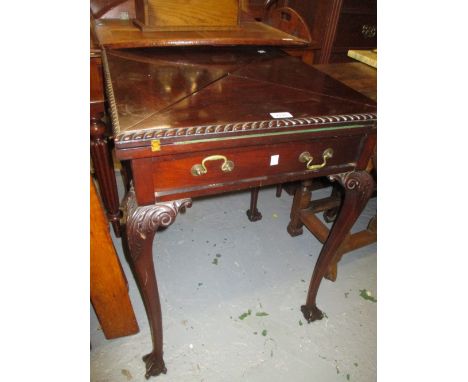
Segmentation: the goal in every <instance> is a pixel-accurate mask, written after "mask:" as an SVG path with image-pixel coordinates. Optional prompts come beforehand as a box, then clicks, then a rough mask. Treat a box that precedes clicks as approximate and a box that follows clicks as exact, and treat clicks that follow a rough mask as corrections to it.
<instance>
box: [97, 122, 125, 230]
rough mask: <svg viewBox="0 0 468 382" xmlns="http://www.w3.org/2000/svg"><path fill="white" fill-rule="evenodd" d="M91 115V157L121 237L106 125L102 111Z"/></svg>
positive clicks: (107, 205) (111, 221) (103, 195)
mask: <svg viewBox="0 0 468 382" xmlns="http://www.w3.org/2000/svg"><path fill="white" fill-rule="evenodd" d="M96 114H98V115H91V159H92V160H93V165H94V170H95V172H96V178H97V181H98V184H99V193H100V195H101V198H102V203H103V204H104V207H105V209H106V213H107V218H108V220H109V222H110V223H111V224H112V228H113V229H114V233H115V235H116V236H117V237H120V209H119V207H120V205H119V204H120V203H119V194H118V193H117V182H116V180H115V173H114V166H113V164H112V157H111V154H110V150H109V146H108V142H107V139H106V137H105V135H104V134H105V132H106V125H105V124H104V123H103V122H102V121H101V118H100V117H102V113H96Z"/></svg>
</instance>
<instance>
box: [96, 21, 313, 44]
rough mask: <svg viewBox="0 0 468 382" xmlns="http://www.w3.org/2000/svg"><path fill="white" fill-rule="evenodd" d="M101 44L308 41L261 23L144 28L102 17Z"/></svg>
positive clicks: (295, 42)
mask: <svg viewBox="0 0 468 382" xmlns="http://www.w3.org/2000/svg"><path fill="white" fill-rule="evenodd" d="M95 30H96V34H97V36H98V38H99V41H100V44H101V45H103V46H105V47H108V48H136V47H155V46H160V47H163V46H183V45H192V46H193V45H199V46H206V45H210V46H232V45H255V46H258V45H274V46H306V45H307V44H308V43H309V42H308V41H306V40H303V39H300V38H297V37H295V36H293V35H290V34H288V33H285V32H282V31H280V30H278V29H275V28H273V27H271V26H269V25H266V24H264V23H260V22H243V23H241V24H240V25H239V26H238V27H237V28H233V29H225V30H202V31H177V30H170V31H142V30H141V29H140V28H138V27H137V26H136V25H135V24H134V23H133V21H132V20H113V19H101V20H96V23H95Z"/></svg>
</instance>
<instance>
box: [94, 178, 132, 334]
mask: <svg viewBox="0 0 468 382" xmlns="http://www.w3.org/2000/svg"><path fill="white" fill-rule="evenodd" d="M90 189H91V196H90V207H91V215H90V228H91V232H90V245H91V248H90V292H91V302H92V304H93V307H94V310H95V312H96V315H97V317H98V319H99V323H100V324H101V328H102V331H103V332H104V335H105V337H106V338H107V339H111V338H117V337H122V336H128V335H130V334H135V333H137V332H138V330H139V328H138V324H137V321H136V318H135V313H134V312H133V308H132V304H131V302H130V298H129V296H128V288H127V280H126V279H125V275H124V273H123V271H122V268H121V265H120V262H119V259H118V258H117V253H116V252H115V249H114V246H113V244H112V239H111V237H110V234H109V225H108V224H107V220H106V218H105V216H104V213H103V210H102V205H101V202H100V200H99V196H98V195H97V192H96V187H95V185H94V183H93V181H92V180H91V183H90Z"/></svg>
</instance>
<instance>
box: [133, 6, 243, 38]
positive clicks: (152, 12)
mask: <svg viewBox="0 0 468 382" xmlns="http://www.w3.org/2000/svg"><path fill="white" fill-rule="evenodd" d="M239 10H240V6H239V0H135V11H136V20H135V23H136V24H137V25H138V26H139V27H140V28H141V29H142V30H144V31H147V30H148V31H154V30H156V31H157V30H163V31H164V30H203V29H229V28H235V27H237V25H238V23H239Z"/></svg>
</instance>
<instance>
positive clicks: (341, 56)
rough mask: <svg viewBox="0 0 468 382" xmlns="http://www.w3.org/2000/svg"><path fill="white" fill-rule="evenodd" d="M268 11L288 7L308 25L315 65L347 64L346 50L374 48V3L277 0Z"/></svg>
mask: <svg viewBox="0 0 468 382" xmlns="http://www.w3.org/2000/svg"><path fill="white" fill-rule="evenodd" d="M272 3H273V4H272V8H275V7H291V8H293V9H294V10H296V11H297V12H298V13H299V14H300V15H301V16H302V18H303V19H304V20H305V22H306V23H307V25H308V26H309V30H310V33H311V36H312V39H313V40H314V41H316V42H317V46H316V48H314V56H315V61H314V63H316V64H326V63H336V62H351V59H350V58H349V57H348V56H347V52H348V50H349V49H374V48H376V47H377V0H307V1H304V0H277V1H272Z"/></svg>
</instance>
